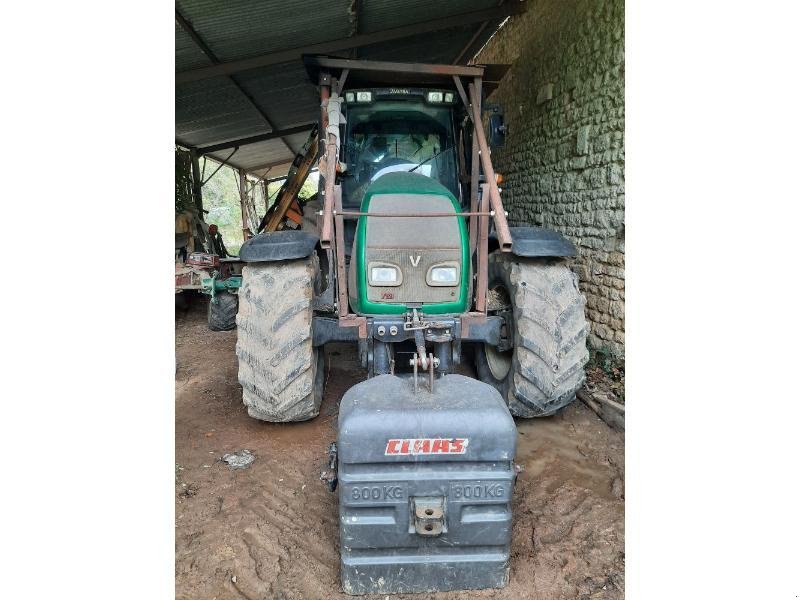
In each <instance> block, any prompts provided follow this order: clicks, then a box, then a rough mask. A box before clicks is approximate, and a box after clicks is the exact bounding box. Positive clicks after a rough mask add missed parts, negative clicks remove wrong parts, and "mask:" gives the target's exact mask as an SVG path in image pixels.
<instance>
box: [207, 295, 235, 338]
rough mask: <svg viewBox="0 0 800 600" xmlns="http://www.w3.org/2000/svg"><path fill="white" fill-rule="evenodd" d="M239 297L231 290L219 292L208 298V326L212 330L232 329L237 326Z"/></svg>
mask: <svg viewBox="0 0 800 600" xmlns="http://www.w3.org/2000/svg"><path fill="white" fill-rule="evenodd" d="M238 308H239V297H238V296H237V295H236V294H231V293H230V292H224V291H223V292H217V293H216V294H214V298H209V300H208V328H209V329H210V330H211V331H230V330H231V329H235V328H236V311H237V309H238Z"/></svg>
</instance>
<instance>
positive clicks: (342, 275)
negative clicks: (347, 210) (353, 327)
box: [326, 185, 352, 319]
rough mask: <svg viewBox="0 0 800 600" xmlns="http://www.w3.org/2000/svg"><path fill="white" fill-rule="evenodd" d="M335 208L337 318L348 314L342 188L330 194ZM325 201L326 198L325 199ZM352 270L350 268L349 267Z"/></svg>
mask: <svg viewBox="0 0 800 600" xmlns="http://www.w3.org/2000/svg"><path fill="white" fill-rule="evenodd" d="M331 196H332V197H333V200H334V201H335V206H336V213H337V214H336V230H335V231H336V250H335V252H334V256H335V258H336V286H337V288H338V290H339V297H338V304H339V318H340V319H341V318H342V317H345V316H347V313H348V312H350V311H349V310H348V309H349V298H348V294H347V269H346V266H345V262H344V261H345V249H344V218H343V217H342V215H341V212H342V188H341V186H338V185H337V186H336V187H335V188H334V191H333V193H332V194H331ZM326 201H327V198H326ZM351 268H352V266H351Z"/></svg>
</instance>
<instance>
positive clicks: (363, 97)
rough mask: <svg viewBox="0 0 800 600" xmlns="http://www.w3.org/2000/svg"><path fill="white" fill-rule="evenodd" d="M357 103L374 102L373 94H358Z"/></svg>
mask: <svg viewBox="0 0 800 600" xmlns="http://www.w3.org/2000/svg"><path fill="white" fill-rule="evenodd" d="M356 101H357V102H372V92H356Z"/></svg>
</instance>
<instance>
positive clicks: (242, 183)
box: [238, 169, 250, 242]
mask: <svg viewBox="0 0 800 600" xmlns="http://www.w3.org/2000/svg"><path fill="white" fill-rule="evenodd" d="M238 171H239V206H240V207H241V209H242V242H246V241H247V240H249V239H250V227H248V225H247V174H246V173H245V171H244V169H238Z"/></svg>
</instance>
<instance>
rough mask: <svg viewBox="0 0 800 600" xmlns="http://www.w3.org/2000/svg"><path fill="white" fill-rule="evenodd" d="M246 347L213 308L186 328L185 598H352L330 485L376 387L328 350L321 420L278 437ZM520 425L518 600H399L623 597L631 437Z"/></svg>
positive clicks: (581, 412)
mask: <svg viewBox="0 0 800 600" xmlns="http://www.w3.org/2000/svg"><path fill="white" fill-rule="evenodd" d="M235 344H236V332H235V331H231V332H211V331H208V329H207V328H206V313H205V304H204V302H203V300H202V299H199V300H196V301H195V302H194V303H193V304H192V306H191V307H190V309H189V310H188V312H179V313H178V315H177V316H176V358H177V369H176V373H175V394H176V398H175V460H176V465H175V517H176V521H175V590H176V597H177V598H179V599H190V598H191V599H195V598H201V599H205V598H209V599H212V598H218V599H223V598H252V599H255V598H281V599H284V598H285V599H295V598H315V599H316V598H348V597H349V596H346V595H345V594H343V593H342V591H341V586H340V583H339V564H338V560H339V555H338V522H337V500H336V496H335V495H334V494H331V493H329V492H328V491H327V489H326V488H325V486H324V485H323V484H322V483H320V481H319V475H320V472H321V471H322V470H323V468H324V459H325V452H326V449H327V447H328V444H329V443H330V442H331V441H333V439H334V438H335V426H336V410H337V406H338V402H339V400H340V399H341V397H342V395H343V394H344V392H345V391H346V390H347V389H348V388H349V387H351V386H352V385H353V384H354V383H356V382H358V381H361V380H362V379H364V373H363V372H362V371H361V369H360V367H359V365H358V364H357V357H356V354H355V352H354V351H353V350H352V349H351V347H349V346H333V347H329V348H328V353H329V361H328V364H329V365H330V371H329V373H328V374H327V384H326V393H325V398H324V401H323V404H322V409H321V414H320V416H319V417H317V418H316V419H314V420H313V421H310V422H306V423H296V424H290V425H272V424H268V423H263V422H260V421H256V420H254V419H252V418H250V417H248V416H247V411H246V410H245V408H244V406H243V405H242V399H241V388H240V387H239V384H238V383H237V379H236V372H237V364H236V355H235V354H234V347H235ZM517 426H518V430H519V447H518V456H517V462H518V463H519V464H520V465H522V467H523V469H524V470H523V472H522V473H521V475H520V477H519V479H518V481H517V487H516V490H515V501H514V529H513V541H512V548H511V578H510V583H509V585H508V587H506V588H505V589H502V590H482V591H470V592H449V593H441V594H415V595H406V596H393V597H392V598H397V599H400V598H409V599H414V600H421V599H424V598H436V599H437V600H438V599H442V600H445V599H447V600H462V599H466V598H497V599H500V598H504V599H505V598H508V599H511V598H536V599H557V598H558V599H560V598H607V599H612V598H614V599H616V598H623V597H624V583H625V579H624V570H625V546H624V494H625V492H624V477H625V475H624V473H625V464H624V436H623V434H621V433H619V432H616V431H613V430H611V429H610V428H609V427H608V426H607V425H606V424H605V423H603V421H601V420H600V419H598V418H597V416H596V415H595V414H594V413H593V412H592V411H590V410H589V409H588V408H586V407H585V406H584V405H583V404H582V403H580V402H579V401H577V402H574V403H573V404H572V405H570V406H568V407H567V408H566V409H565V410H564V411H562V412H561V413H560V414H558V415H556V416H554V417H550V418H546V419H532V420H518V422H517ZM244 448H246V449H249V450H251V451H252V452H253V453H254V454H255V456H256V460H255V462H254V463H253V464H252V465H251V466H250V467H249V468H247V469H243V470H231V469H230V468H229V467H228V466H227V465H226V464H225V463H222V462H221V461H220V458H221V457H222V455H223V454H225V453H227V452H233V451H237V450H241V449H244ZM367 598H384V596H368V597H367Z"/></svg>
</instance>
